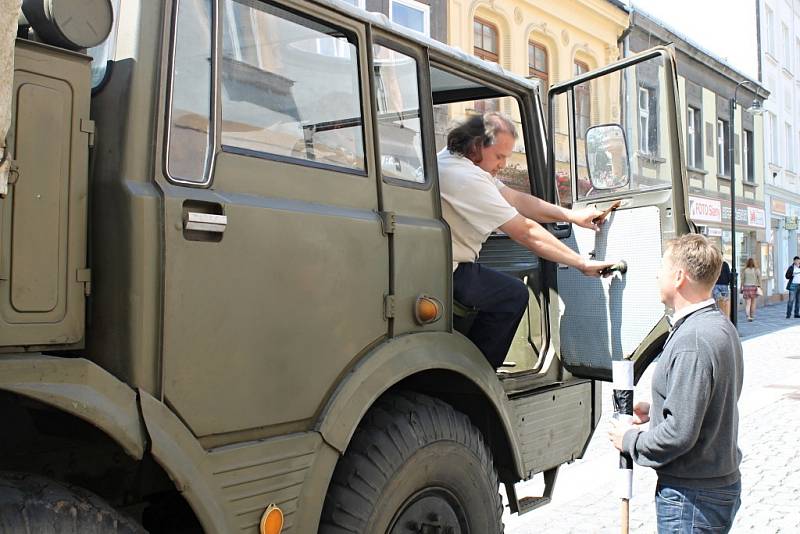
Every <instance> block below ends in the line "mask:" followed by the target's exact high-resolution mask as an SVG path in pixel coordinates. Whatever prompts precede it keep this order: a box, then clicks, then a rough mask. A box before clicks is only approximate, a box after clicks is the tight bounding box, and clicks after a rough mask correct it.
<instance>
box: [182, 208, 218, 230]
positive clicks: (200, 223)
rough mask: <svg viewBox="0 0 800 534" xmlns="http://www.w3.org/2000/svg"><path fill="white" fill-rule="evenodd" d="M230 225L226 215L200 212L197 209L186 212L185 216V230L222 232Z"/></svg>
mask: <svg viewBox="0 0 800 534" xmlns="http://www.w3.org/2000/svg"><path fill="white" fill-rule="evenodd" d="M227 225H228V217H227V216H226V215H215V214H213V213H198V212H195V211H189V212H186V213H185V214H184V216H183V229H184V230H197V231H200V232H216V233H220V234H221V233H222V232H224V231H225V227H226V226H227Z"/></svg>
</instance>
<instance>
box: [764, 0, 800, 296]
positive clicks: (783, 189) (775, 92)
mask: <svg viewBox="0 0 800 534" xmlns="http://www.w3.org/2000/svg"><path fill="white" fill-rule="evenodd" d="M757 5H758V21H759V35H760V37H761V38H760V43H759V77H760V79H761V82H762V83H763V85H764V86H765V87H766V88H767V89H768V90H769V91H770V92H771V94H772V96H771V97H770V99H769V100H768V101H767V103H766V106H765V110H766V113H765V114H764V115H765V116H764V129H765V146H764V147H765V155H766V157H765V161H764V197H765V201H766V209H767V241H768V244H769V248H770V251H771V254H770V258H771V262H772V267H773V270H774V272H775V276H774V277H773V279H772V283H771V284H770V286H769V287H768V288H767V289H768V293H769V295H771V296H772V297H773V299H775V300H777V299H778V298H783V297H784V296H785V293H786V291H785V286H786V280H784V279H783V272H784V271H785V270H786V267H787V266H788V265H789V263H791V261H792V258H793V257H794V256H796V255H800V232H798V219H799V218H800V101H799V99H800V2H798V1H797V0H788V1H787V0H758V2H757Z"/></svg>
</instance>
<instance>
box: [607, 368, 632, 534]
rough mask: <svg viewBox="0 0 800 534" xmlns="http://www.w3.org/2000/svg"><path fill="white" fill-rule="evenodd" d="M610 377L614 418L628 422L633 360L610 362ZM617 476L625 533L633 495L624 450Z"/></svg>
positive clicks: (620, 456) (630, 411)
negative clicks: (612, 387)
mask: <svg viewBox="0 0 800 534" xmlns="http://www.w3.org/2000/svg"><path fill="white" fill-rule="evenodd" d="M611 377H612V380H613V384H614V418H615V419H618V420H620V421H623V422H626V423H629V422H631V420H632V419H633V362H632V361H630V360H621V361H613V362H611ZM618 477H619V478H618V480H617V495H618V496H619V498H620V499H622V508H621V531H622V533H623V534H627V533H628V528H629V525H630V500H631V497H632V496H633V459H632V458H631V457H630V456H628V455H627V454H626V453H624V452H621V453H620V454H619V474H618Z"/></svg>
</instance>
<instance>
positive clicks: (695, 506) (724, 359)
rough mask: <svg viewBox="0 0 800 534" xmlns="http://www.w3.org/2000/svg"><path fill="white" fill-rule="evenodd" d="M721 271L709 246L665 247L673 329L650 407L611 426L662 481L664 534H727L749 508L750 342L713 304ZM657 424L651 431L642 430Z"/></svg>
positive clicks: (691, 237)
mask: <svg viewBox="0 0 800 534" xmlns="http://www.w3.org/2000/svg"><path fill="white" fill-rule="evenodd" d="M721 265H722V257H721V255H720V253H719V250H718V249H717V248H716V247H715V246H713V245H711V244H710V243H709V242H708V240H706V238H704V237H703V236H701V235H697V234H688V235H685V236H682V237H681V238H679V239H677V240H673V241H671V242H669V243H668V244H667V248H666V251H665V252H664V257H663V259H662V265H661V271H660V273H659V286H660V292H661V300H662V302H663V303H664V304H665V305H666V306H667V307H669V308H672V309H673V310H674V314H673V316H672V320H671V323H672V329H671V331H670V334H669V337H667V341H666V343H665V344H664V349H663V352H662V353H661V356H660V357H659V359H658V363H657V364H656V365H657V367H656V369H655V372H654V374H653V382H652V405H650V404H648V403H646V402H639V403H637V404H636V406H635V407H634V417H633V422H632V423H625V422H622V421H615V420H612V422H611V423H612V429H611V430H610V431H609V433H608V435H609V438H610V439H611V441H612V443H613V444H614V446H615V447H616V448H617V449H619V450H620V451H624V452H627V453H628V454H630V455H631V457H632V458H633V460H634V461H635V462H636V463H637V464H639V465H642V466H645V467H652V468H654V469H655V470H656V474H657V475H658V484H657V486H656V495H655V502H656V520H657V525H658V532H659V534H666V533H681V534H684V533H685V534H691V533H693V532H710V531H714V532H728V531H729V530H730V528H731V525H732V524H733V519H734V517H735V516H736V512H737V510H738V509H739V505H740V504H741V477H740V474H739V464H740V463H741V459H742V454H741V451H740V450H739V447H738V430H739V411H738V408H737V402H738V400H739V396H740V395H741V392H742V377H743V362H742V343H741V341H740V340H739V336H738V335H737V332H736V328H735V327H734V326H733V324H732V323H731V322H730V321H728V320H727V319H726V318H725V317H723V316H722V314H721V313H720V311H719V310H718V309H717V308H716V306H714V300H713V299H712V298H711V290H712V288H713V286H714V282H715V281H716V280H717V277H718V276H719V272H720V266H721ZM648 421H649V422H650V429H649V430H646V431H645V430H643V429H642V428H641V427H640V426H639V425H641V424H643V423H646V422H648Z"/></svg>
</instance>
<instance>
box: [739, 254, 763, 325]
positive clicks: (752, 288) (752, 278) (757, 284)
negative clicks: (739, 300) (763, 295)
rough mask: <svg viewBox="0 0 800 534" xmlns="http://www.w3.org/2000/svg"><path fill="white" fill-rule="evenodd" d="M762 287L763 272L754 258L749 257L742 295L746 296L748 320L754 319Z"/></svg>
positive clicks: (745, 304)
mask: <svg viewBox="0 0 800 534" xmlns="http://www.w3.org/2000/svg"><path fill="white" fill-rule="evenodd" d="M760 289H761V272H760V271H759V270H758V269H757V268H756V262H755V260H753V258H747V265H745V268H744V272H742V296H743V297H744V312H745V314H746V315H747V320H748V321H752V320H753V319H755V316H756V298H757V297H758V292H759V290H760Z"/></svg>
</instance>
